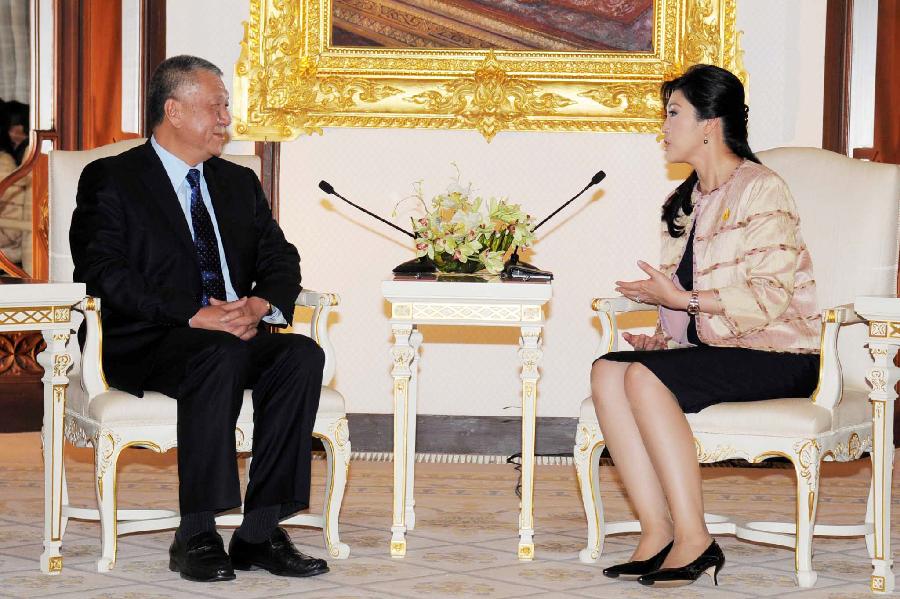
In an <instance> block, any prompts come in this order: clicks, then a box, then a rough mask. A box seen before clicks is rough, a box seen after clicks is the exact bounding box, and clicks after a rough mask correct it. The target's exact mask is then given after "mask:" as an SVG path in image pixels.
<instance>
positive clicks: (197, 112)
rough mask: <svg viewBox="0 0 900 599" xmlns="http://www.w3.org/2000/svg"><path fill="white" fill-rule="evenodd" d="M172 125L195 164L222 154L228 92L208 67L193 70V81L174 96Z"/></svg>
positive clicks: (228, 122) (189, 160) (229, 119)
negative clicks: (206, 68) (174, 110)
mask: <svg viewBox="0 0 900 599" xmlns="http://www.w3.org/2000/svg"><path fill="white" fill-rule="evenodd" d="M169 101H170V102H175V105H174V108H175V109H176V112H175V113H174V115H173V116H174V118H173V119H172V120H173V124H174V125H175V126H176V129H177V135H178V138H179V141H180V142H181V145H183V147H184V150H185V152H186V154H187V156H186V158H188V160H185V162H188V164H191V165H192V166H193V165H195V164H198V163H200V162H203V161H204V160H208V159H209V158H210V157H212V156H220V155H221V154H222V151H223V150H224V148H225V144H226V143H227V142H228V125H230V124H231V113H230V112H229V111H228V91H227V90H226V89H225V84H224V83H222V79H221V78H220V77H219V76H218V75H216V74H215V73H212V72H210V71H206V70H202V69H201V70H197V71H196V72H195V73H194V83H192V84H187V85H184V86H182V88H181V89H180V90H179V91H178V93H177V94H176V97H175V98H174V99H171V100H169Z"/></svg>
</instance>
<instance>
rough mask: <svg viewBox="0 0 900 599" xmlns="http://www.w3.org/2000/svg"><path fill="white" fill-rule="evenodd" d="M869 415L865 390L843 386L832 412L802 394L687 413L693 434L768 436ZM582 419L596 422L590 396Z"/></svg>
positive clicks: (817, 429) (812, 430) (835, 426)
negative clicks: (842, 392)
mask: <svg viewBox="0 0 900 599" xmlns="http://www.w3.org/2000/svg"><path fill="white" fill-rule="evenodd" d="M871 418H872V414H871V410H870V408H869V401H868V396H867V395H866V393H865V392H864V391H857V390H851V389H844V398H843V399H842V400H841V403H840V405H838V407H837V408H835V410H834V414H833V415H832V412H830V411H829V410H828V409H826V408H823V407H821V406H817V405H816V404H814V403H812V402H811V401H810V400H809V399H808V398H805V397H797V398H783V399H768V400H764V401H742V402H729V403H720V404H716V405H714V406H710V407H708V408H706V409H704V410H701V411H700V412H697V413H696V414H688V415H687V419H688V423H689V424H690V425H691V430H693V431H694V432H695V433H723V434H729V433H730V434H736V435H764V436H770V437H794V436H808V435H816V434H821V433H825V432H828V431H832V430H839V429H842V428H845V427H848V426H856V425H859V424H864V423H867V422H870V421H871ZM581 420H583V421H587V422H596V421H597V415H596V413H595V412H594V404H593V402H592V401H591V398H590V397H588V398H587V399H585V400H584V401H583V402H582V403H581Z"/></svg>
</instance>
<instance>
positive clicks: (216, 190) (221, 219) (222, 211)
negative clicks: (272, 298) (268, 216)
mask: <svg viewBox="0 0 900 599" xmlns="http://www.w3.org/2000/svg"><path fill="white" fill-rule="evenodd" d="M220 175H221V173H220V171H219V170H218V169H217V168H216V163H215V161H213V160H207V161H206V162H204V163H203V178H204V179H206V187H207V188H208V189H209V200H210V202H211V203H212V207H213V210H214V211H215V213H216V223H217V224H218V225H219V236H220V237H221V242H222V249H223V250H224V252H225V260H226V261H227V262H228V274H229V279H231V287H232V288H233V289H234V291H235V293H237V294H238V297H240V296H241V295H242V290H241V288H240V286H239V285H238V284H237V283H236V282H235V281H240V280H241V277H240V276H239V275H240V272H239V270H240V267H241V265H240V261H239V260H237V259H235V256H234V242H235V239H237V235H239V232H238V231H237V229H236V227H235V223H234V222H233V220H232V218H231V216H232V213H231V211H230V210H229V207H230V206H231V197H230V194H229V189H228V187H227V186H226V185H222V184H221V181H220Z"/></svg>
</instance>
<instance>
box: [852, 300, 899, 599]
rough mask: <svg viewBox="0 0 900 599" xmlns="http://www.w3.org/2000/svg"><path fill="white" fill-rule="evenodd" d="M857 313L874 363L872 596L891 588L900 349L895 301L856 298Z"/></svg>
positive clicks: (870, 378)
mask: <svg viewBox="0 0 900 599" xmlns="http://www.w3.org/2000/svg"><path fill="white" fill-rule="evenodd" d="M854 309H855V310H856V313H857V314H859V315H860V316H862V317H863V318H865V319H866V320H868V321H869V353H871V354H872V359H873V360H874V361H875V363H874V364H873V365H872V368H870V369H869V373H868V376H867V377H866V378H867V379H868V381H869V383H871V385H872V391H871V392H870V393H869V399H870V400H871V401H872V468H873V470H874V473H873V474H874V476H873V481H874V482H873V487H874V488H873V489H872V496H873V497H874V507H875V514H874V518H875V557H874V558H873V559H872V565H873V566H874V569H873V571H872V579H871V580H872V581H871V585H870V588H871V589H872V591H873V592H875V593H891V592H893V590H894V571H893V569H892V566H893V563H894V559H893V556H892V554H891V479H892V474H893V472H892V471H893V466H894V401H895V400H896V399H897V393H896V392H895V391H894V386H895V385H896V384H897V380H898V379H900V368H897V367H896V366H894V356H895V355H896V354H897V348H898V347H900V299H898V298H896V297H858V298H856V302H855V303H854Z"/></svg>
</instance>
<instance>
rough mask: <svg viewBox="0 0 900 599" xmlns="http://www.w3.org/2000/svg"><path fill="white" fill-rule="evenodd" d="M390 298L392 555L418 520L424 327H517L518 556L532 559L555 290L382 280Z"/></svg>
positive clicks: (497, 283) (402, 549)
mask: <svg viewBox="0 0 900 599" xmlns="http://www.w3.org/2000/svg"><path fill="white" fill-rule="evenodd" d="M381 290H382V293H383V294H384V297H385V299H386V300H388V301H389V302H390V303H391V330H392V332H393V334H394V346H393V348H391V357H392V359H393V363H394V366H393V370H392V371H391V374H392V375H393V377H394V503H393V524H392V526H391V532H392V535H391V556H392V557H397V558H400V557H403V556H405V555H406V531H407V530H413V529H414V528H415V523H416V515H415V509H414V508H415V501H414V499H413V485H414V478H415V472H414V470H415V454H416V382H417V379H418V365H419V352H418V350H419V346H420V345H421V344H422V334H421V333H420V332H419V331H418V330H417V326H418V325H422V324H430V325H455V326H507V327H519V329H520V331H521V336H520V337H519V358H520V359H521V361H522V374H521V377H520V378H521V379H522V502H521V509H520V513H519V547H518V557H519V559H520V560H531V559H533V558H534V540H533V537H534V425H535V409H536V405H537V380H538V378H539V376H540V375H539V373H538V363H539V362H540V359H541V356H542V355H543V352H542V351H541V332H542V329H543V327H544V311H543V306H544V304H546V303H547V302H548V301H549V300H550V297H551V296H552V294H553V288H552V286H551V284H550V283H549V282H542V283H520V282H508V281H501V280H500V279H499V278H496V279H491V280H489V281H488V282H463V280H460V281H453V282H448V281H438V280H416V279H405V280H401V279H395V280H390V281H384V282H383V283H382V285H381Z"/></svg>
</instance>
